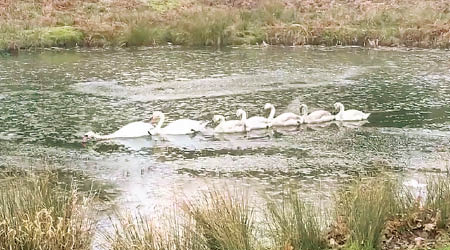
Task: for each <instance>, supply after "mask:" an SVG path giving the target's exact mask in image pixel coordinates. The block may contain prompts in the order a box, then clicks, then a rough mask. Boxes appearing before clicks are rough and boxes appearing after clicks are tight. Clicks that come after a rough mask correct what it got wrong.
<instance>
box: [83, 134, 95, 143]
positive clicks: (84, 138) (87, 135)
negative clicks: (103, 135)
mask: <svg viewBox="0 0 450 250" xmlns="http://www.w3.org/2000/svg"><path fill="white" fill-rule="evenodd" d="M97 137H98V135H97V134H96V133H94V132H92V131H89V132H87V133H86V134H84V135H83V143H85V142H87V141H88V140H91V139H95V138H97Z"/></svg>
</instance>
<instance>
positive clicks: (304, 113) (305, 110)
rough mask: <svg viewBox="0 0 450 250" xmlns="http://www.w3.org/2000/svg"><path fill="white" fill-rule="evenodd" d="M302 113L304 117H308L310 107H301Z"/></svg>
mask: <svg viewBox="0 0 450 250" xmlns="http://www.w3.org/2000/svg"><path fill="white" fill-rule="evenodd" d="M300 109H301V110H300V111H301V113H302V115H303V116H307V115H308V106H306V105H302V106H301V107H300Z"/></svg>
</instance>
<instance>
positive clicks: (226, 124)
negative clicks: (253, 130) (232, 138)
mask: <svg viewBox="0 0 450 250" xmlns="http://www.w3.org/2000/svg"><path fill="white" fill-rule="evenodd" d="M236 116H238V117H239V116H241V117H242V119H241V120H230V121H225V117H224V116H223V115H215V116H214V117H213V120H214V122H219V125H217V126H216V127H215V128H214V132H215V133H240V132H245V131H246V128H245V120H246V119H247V117H246V116H247V115H246V113H245V111H243V110H242V109H238V110H237V112H236Z"/></svg>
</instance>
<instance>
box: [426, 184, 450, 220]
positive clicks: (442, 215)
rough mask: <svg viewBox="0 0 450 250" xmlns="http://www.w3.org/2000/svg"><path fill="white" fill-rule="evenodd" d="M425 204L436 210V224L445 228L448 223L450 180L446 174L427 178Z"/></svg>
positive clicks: (449, 215)
mask: <svg viewBox="0 0 450 250" xmlns="http://www.w3.org/2000/svg"><path fill="white" fill-rule="evenodd" d="M426 206H427V207H428V208H430V209H432V210H433V211H436V212H437V216H436V225H437V227H438V228H441V229H445V228H446V227H448V226H449V223H450V180H449V178H448V176H445V177H437V178H434V179H431V180H429V182H428V185H427V199H426Z"/></svg>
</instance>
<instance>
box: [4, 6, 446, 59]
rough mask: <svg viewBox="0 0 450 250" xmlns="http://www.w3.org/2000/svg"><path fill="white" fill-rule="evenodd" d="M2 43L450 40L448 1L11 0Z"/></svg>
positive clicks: (418, 43)
mask: <svg viewBox="0 0 450 250" xmlns="http://www.w3.org/2000/svg"><path fill="white" fill-rule="evenodd" d="M0 10H1V12H0V48H1V49H9V50H11V51H14V50H16V49H26V48H36V47H52V46H59V47H70V46H76V45H78V46H95V47H103V46H121V47H122V46H152V45H166V44H167V43H172V44H180V45H188V46H204V45H207V46H209V45H210V46H224V45H231V44H233V45H234V44H236V45H237V44H261V43H262V42H263V41H264V42H266V43H268V44H283V45H305V44H311V45H330V46H334V45H361V46H377V45H382V46H414V47H427V48H431V47H433V48H435V47H439V48H449V47H450V7H449V5H448V3H446V1H442V0H429V1H419V0H394V1H390V0H389V1H388V0H380V1H343V0H337V1H329V0H321V1H294V0H236V1H229V0H198V1H194V0H169V1H162V0H115V1H106V0H64V1H56V0H50V1H47V0H46V1H44V0H23V1H15V0H5V1H2V2H0Z"/></svg>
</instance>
